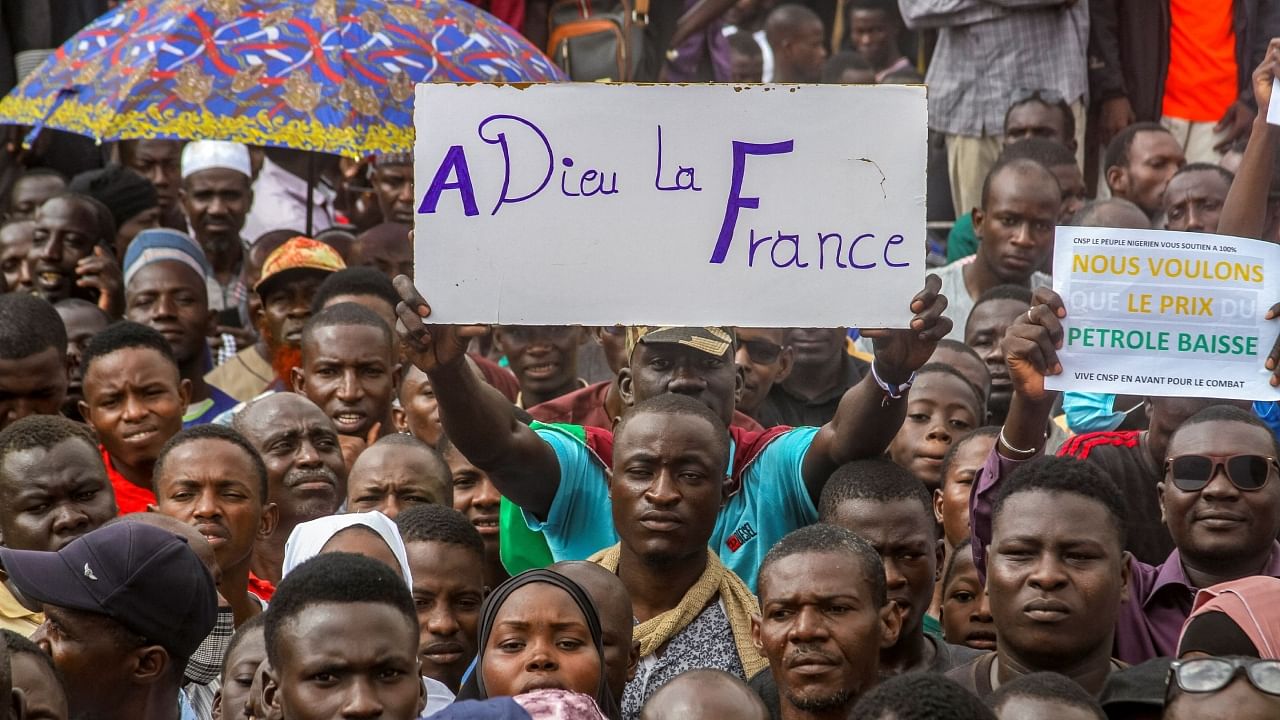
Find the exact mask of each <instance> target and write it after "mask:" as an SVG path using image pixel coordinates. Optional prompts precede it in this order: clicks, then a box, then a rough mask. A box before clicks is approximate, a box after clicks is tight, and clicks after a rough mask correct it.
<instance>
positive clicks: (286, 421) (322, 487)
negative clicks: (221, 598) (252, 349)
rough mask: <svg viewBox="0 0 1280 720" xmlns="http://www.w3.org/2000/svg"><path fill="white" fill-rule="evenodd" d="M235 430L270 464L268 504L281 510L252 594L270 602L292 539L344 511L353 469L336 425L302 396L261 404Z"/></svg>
mask: <svg viewBox="0 0 1280 720" xmlns="http://www.w3.org/2000/svg"><path fill="white" fill-rule="evenodd" d="M233 425H234V427H235V429H236V430H238V431H239V432H240V434H241V435H243V436H244V437H245V439H247V440H248V441H249V443H250V444H251V445H253V447H254V449H255V450H257V451H258V454H259V455H261V456H262V461H263V462H264V463H266V466H267V502H268V503H274V504H275V505H276V506H277V507H278V508H279V513H280V518H279V522H278V523H277V524H276V528H275V530H274V531H273V532H272V533H271V535H270V536H268V537H267V538H265V539H262V540H259V541H258V542H257V544H256V545H255V546H254V550H253V575H252V576H250V579H249V588H250V590H252V591H253V592H254V594H256V595H258V597H263V598H267V599H269V598H270V594H271V590H272V588H271V584H274V583H278V582H280V576H281V571H282V568H283V566H284V545H285V541H287V540H288V539H289V534H290V533H292V532H293V529H294V528H295V527H296V526H297V525H299V524H300V523H304V522H306V521H308V520H315V519H316V518H320V517H324V516H326V515H332V514H334V513H335V512H337V511H338V507H339V506H340V505H341V504H342V500H343V498H345V497H346V494H347V466H346V464H344V463H343V460H342V447H341V445H340V444H339V443H338V431H337V430H335V429H334V427H333V422H331V421H330V420H329V418H328V416H326V415H325V414H324V411H323V410H321V409H320V408H319V407H316V404H315V403H313V402H311V401H310V400H308V399H306V398H305V397H303V396H301V395H296V394H294V393H275V394H273V395H268V396H267V397H264V398H260V399H258V400H255V401H253V402H251V403H249V405H248V406H247V407H245V409H243V410H241V411H240V412H239V413H237V414H236V416H235V420H234V421H233ZM263 581H265V583H264V582H263Z"/></svg>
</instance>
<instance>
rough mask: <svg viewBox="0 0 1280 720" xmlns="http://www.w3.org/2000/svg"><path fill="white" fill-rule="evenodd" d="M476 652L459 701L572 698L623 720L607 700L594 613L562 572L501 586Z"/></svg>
mask: <svg viewBox="0 0 1280 720" xmlns="http://www.w3.org/2000/svg"><path fill="white" fill-rule="evenodd" d="M477 647H478V648H479V656H478V657H477V659H476V670H475V672H473V673H472V674H471V677H470V678H469V679H468V680H467V682H466V683H464V684H463V686H462V690H461V692H459V693H458V697H459V698H460V699H475V700H486V699H489V698H491V697H494V698H496V697H503V696H510V697H514V696H519V695H523V694H525V693H529V692H532V691H535V690H546V689H560V690H571V691H573V692H577V693H584V694H587V695H590V696H592V697H593V698H595V702H596V705H598V706H599V708H600V710H601V711H602V712H603V714H604V715H605V717H607V718H609V719H610V720H619V719H620V718H621V712H620V711H619V710H618V705H617V702H616V701H615V700H614V699H613V694H612V693H611V692H609V684H608V675H609V673H608V671H607V670H606V668H605V660H604V657H605V656H604V640H603V633H602V632H601V629H600V616H599V613H598V611H597V610H596V606H595V604H594V603H593V602H592V601H591V597H590V596H589V595H587V593H586V591H585V590H583V589H582V587H581V586H579V585H578V584H577V583H575V582H573V581H572V580H570V579H569V578H567V577H565V576H563V575H561V574H559V573H557V572H553V571H551V570H545V569H536V570H529V571H526V572H523V573H521V574H519V575H517V576H515V577H513V578H511V579H510V580H508V581H506V582H504V583H503V584H501V585H499V586H498V588H497V589H496V590H494V591H493V592H492V593H491V594H490V595H489V597H488V598H486V599H485V601H484V607H482V608H481V610H480V638H479V642H478V643H477Z"/></svg>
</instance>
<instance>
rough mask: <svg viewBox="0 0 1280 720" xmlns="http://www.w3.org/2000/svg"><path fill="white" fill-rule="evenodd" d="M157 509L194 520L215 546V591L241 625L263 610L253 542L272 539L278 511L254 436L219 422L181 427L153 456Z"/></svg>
mask: <svg viewBox="0 0 1280 720" xmlns="http://www.w3.org/2000/svg"><path fill="white" fill-rule="evenodd" d="M155 489H156V498H157V501H156V505H155V509H156V510H157V511H159V512H160V513H162V514H164V515H168V516H170V517H172V518H174V519H176V520H179V521H181V522H183V523H186V524H188V525H190V526H191V527H193V528H195V529H196V530H197V531H198V532H199V533H200V534H201V535H203V536H204V538H205V539H206V540H208V541H209V544H210V545H212V546H213V554H214V557H216V558H217V561H218V568H219V569H220V572H219V574H218V578H217V580H218V592H219V593H220V594H221V595H222V596H223V597H224V598H226V600H227V602H228V603H230V605H231V610H232V612H233V613H234V615H235V624H236V625H237V626H239V625H240V624H242V623H244V622H245V621H247V620H249V619H250V618H252V617H254V616H256V615H257V614H258V613H260V612H262V608H263V606H264V600H263V599H262V598H260V597H258V596H257V595H254V594H252V592H251V591H250V589H249V570H250V567H251V565H252V562H253V546H254V544H255V543H256V542H257V541H259V540H262V539H264V538H267V537H270V535H271V533H272V532H273V531H274V530H275V526H276V521H277V519H278V518H279V511H278V510H277V509H276V506H275V505H274V504H272V503H269V502H267V468H266V466H265V465H264V464H263V462H262V458H261V457H259V456H258V452H257V451H256V450H254V449H253V446H252V445H250V444H249V441H247V440H245V439H244V436H242V435H241V434H240V433H238V432H236V431H235V430H232V429H231V428H229V427H224V426H221V425H200V426H197V427H195V428H191V429H189V430H184V431H182V432H180V433H178V434H177V435H175V436H174V437H173V439H171V440H170V441H169V442H167V443H165V446H164V448H162V449H161V450H160V455H159V457H158V458H156V466H155Z"/></svg>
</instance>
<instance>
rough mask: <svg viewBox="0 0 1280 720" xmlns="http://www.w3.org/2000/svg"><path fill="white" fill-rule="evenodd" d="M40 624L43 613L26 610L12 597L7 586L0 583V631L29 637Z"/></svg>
mask: <svg viewBox="0 0 1280 720" xmlns="http://www.w3.org/2000/svg"><path fill="white" fill-rule="evenodd" d="M42 624H44V613H38V612H32V611H30V610H28V609H27V608H26V606H24V605H23V604H22V603H20V602H18V598H16V597H14V596H13V592H11V591H10V590H9V586H8V585H6V584H4V583H0V630H12V631H14V632H16V633H18V634H19V635H21V636H22V637H31V634H32V633H34V632H35V631H36V628H38V627H40V626H41V625H42Z"/></svg>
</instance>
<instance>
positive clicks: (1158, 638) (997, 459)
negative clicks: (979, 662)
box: [969, 449, 1280, 665]
mask: <svg viewBox="0 0 1280 720" xmlns="http://www.w3.org/2000/svg"><path fill="white" fill-rule="evenodd" d="M1024 462H1028V461H1027V460H1010V459H1009V458H1006V457H1004V456H1003V455H1001V454H1000V453H998V452H996V450H995V449H992V451H991V454H990V455H988V456H987V461H986V463H984V464H983V466H982V469H981V470H980V471H978V477H977V479H976V481H975V482H974V486H973V493H972V494H971V495H970V496H969V524H970V532H971V534H972V536H973V563H974V565H975V566H976V567H977V568H978V576H979V579H980V580H981V581H982V582H983V583H985V582H986V567H987V545H988V544H990V543H991V505H992V500H993V498H994V497H995V491H996V487H997V485H998V484H999V483H1000V480H1001V478H1005V477H1008V476H1009V474H1010V473H1012V472H1013V471H1014V470H1015V469H1016V468H1017V467H1018V466H1019V465H1021V464H1022V463H1024ZM1278 551H1280V543H1273V544H1272V548H1271V559H1270V560H1268V561H1267V568H1266V571H1265V572H1264V574H1266V575H1269V576H1271V577H1275V578H1280V552H1278ZM1129 572H1130V578H1129V597H1128V599H1127V601H1126V602H1124V603H1122V604H1121V605H1120V614H1119V615H1118V616H1117V617H1116V639H1115V648H1114V650H1113V651H1112V655H1113V656H1114V657H1116V658H1119V659H1120V660H1123V661H1124V662H1126V663H1129V664H1130V665H1137V664H1138V663H1142V662H1146V661H1147V660H1150V659H1151V658H1154V657H1173V656H1175V655H1176V654H1177V652H1178V638H1179V636H1180V635H1181V634H1182V625H1183V623H1185V622H1186V621H1187V616H1188V615H1190V614H1191V603H1192V601H1194V600H1195V597H1196V592H1197V591H1198V588H1196V587H1195V586H1193V585H1192V584H1191V580H1190V579H1188V578H1187V572H1186V570H1185V569H1183V567H1182V557H1181V555H1179V554H1178V551H1177V550H1174V551H1173V552H1172V553H1170V554H1169V557H1168V558H1166V559H1165V561H1164V562H1163V563H1161V564H1160V565H1148V564H1146V563H1144V562H1139V561H1138V560H1135V559H1133V558H1132V557H1131V558H1130V559H1129Z"/></svg>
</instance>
